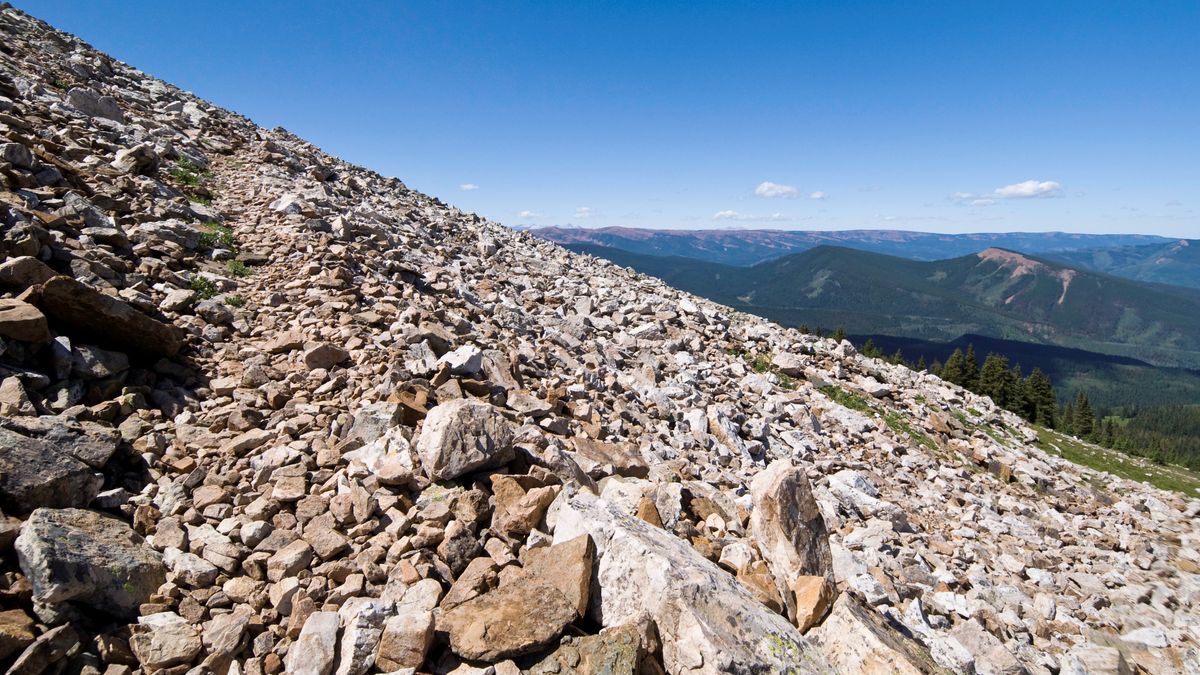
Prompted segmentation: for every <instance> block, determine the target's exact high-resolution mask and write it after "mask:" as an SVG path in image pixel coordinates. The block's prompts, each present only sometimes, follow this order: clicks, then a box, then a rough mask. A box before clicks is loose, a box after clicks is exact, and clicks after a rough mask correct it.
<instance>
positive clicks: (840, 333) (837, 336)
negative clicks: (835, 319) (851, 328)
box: [833, 326, 846, 344]
mask: <svg viewBox="0 0 1200 675" xmlns="http://www.w3.org/2000/svg"><path fill="white" fill-rule="evenodd" d="M845 339H846V329H845V328H842V327H841V326H838V329H837V331H835V332H834V334H833V341H834V342H836V343H838V344H841V343H842V340H845Z"/></svg>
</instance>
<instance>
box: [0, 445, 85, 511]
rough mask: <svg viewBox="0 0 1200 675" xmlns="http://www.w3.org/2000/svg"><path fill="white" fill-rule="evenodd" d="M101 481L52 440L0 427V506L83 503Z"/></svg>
mask: <svg viewBox="0 0 1200 675" xmlns="http://www.w3.org/2000/svg"><path fill="white" fill-rule="evenodd" d="M102 483H103V479H102V478H101V477H100V476H98V475H96V474H95V473H93V472H92V468H91V467H89V466H88V465H87V464H84V463H83V462H81V461H79V460H78V459H75V458H74V457H71V456H70V455H66V454H62V453H60V452H58V451H57V449H56V448H55V446H54V445H53V444H51V443H49V442H47V441H44V440H41V439H36V438H28V437H26V436H22V435H20V434H18V433H15V432H12V431H9V430H7V429H0V506H3V508H4V509H5V510H7V511H9V512H11V513H28V512H30V511H32V510H34V509H36V508H38V507H42V506H45V507H50V508H56V509H62V508H68V507H73V506H87V505H88V504H89V503H91V501H92V499H94V498H95V497H96V495H97V494H98V493H99V491H100V486H101V484H102Z"/></svg>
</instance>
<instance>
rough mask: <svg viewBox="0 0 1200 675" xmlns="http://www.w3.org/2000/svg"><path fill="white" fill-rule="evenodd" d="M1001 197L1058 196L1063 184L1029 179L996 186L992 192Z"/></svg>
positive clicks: (1030, 197) (1031, 197)
mask: <svg viewBox="0 0 1200 675" xmlns="http://www.w3.org/2000/svg"><path fill="white" fill-rule="evenodd" d="M992 194H993V195H995V196H996V197H999V198H1000V199H1033V198H1035V197H1057V196H1058V195H1060V194H1062V186H1061V185H1059V184H1058V183H1055V182H1054V181H1052V180H1027V181H1023V182H1020V183H1013V184H1012V185H1005V186H1004V187H1002V188H996V190H995V192H993V193H992Z"/></svg>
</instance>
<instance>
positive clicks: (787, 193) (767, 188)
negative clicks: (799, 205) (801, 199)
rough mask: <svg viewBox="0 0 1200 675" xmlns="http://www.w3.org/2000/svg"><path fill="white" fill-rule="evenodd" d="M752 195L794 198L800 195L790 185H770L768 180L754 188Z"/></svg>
mask: <svg viewBox="0 0 1200 675" xmlns="http://www.w3.org/2000/svg"><path fill="white" fill-rule="evenodd" d="M754 194H756V195H758V196H759V197H788V198H791V197H795V196H796V195H798V194H800V192H799V190H797V189H796V188H794V187H792V186H791V185H782V184H780V183H772V182H771V181H769V180H764V181H763V182H761V183H759V184H758V187H756V188H754Z"/></svg>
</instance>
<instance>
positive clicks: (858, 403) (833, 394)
mask: <svg viewBox="0 0 1200 675" xmlns="http://www.w3.org/2000/svg"><path fill="white" fill-rule="evenodd" d="M821 393H822V394H825V395H826V396H828V397H829V398H831V399H833V400H834V401H836V402H837V403H839V404H841V405H843V406H846V407H847V408H849V409H851V410H857V411H859V412H868V411H870V410H871V404H870V403H868V402H867V399H865V398H863V397H861V396H859V395H858V394H853V393H851V392H848V391H846V390H845V389H842V388H841V387H838V386H834V385H832V384H827V385H825V386H824V387H821Z"/></svg>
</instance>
